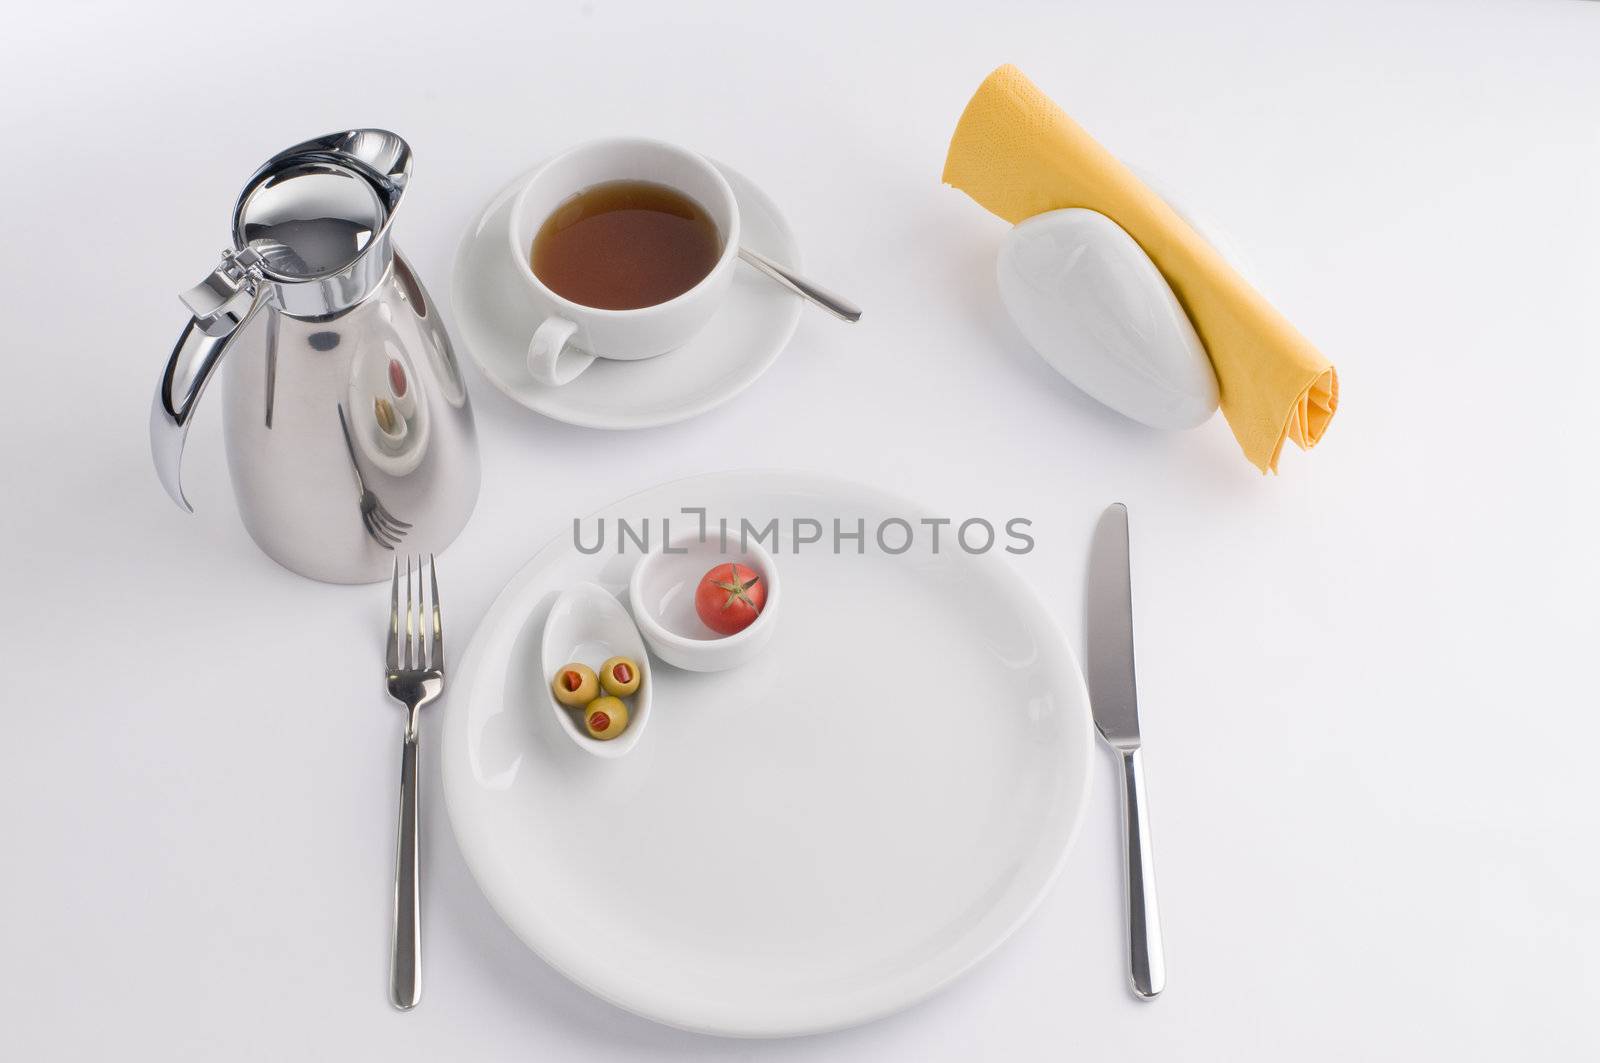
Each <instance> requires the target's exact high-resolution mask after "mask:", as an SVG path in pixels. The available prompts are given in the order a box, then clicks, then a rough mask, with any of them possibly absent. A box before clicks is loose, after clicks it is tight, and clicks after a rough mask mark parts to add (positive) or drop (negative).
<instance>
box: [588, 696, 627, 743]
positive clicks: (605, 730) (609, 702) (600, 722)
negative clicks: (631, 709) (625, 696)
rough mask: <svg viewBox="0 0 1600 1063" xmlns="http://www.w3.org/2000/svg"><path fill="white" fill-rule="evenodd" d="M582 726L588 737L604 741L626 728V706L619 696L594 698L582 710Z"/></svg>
mask: <svg viewBox="0 0 1600 1063" xmlns="http://www.w3.org/2000/svg"><path fill="white" fill-rule="evenodd" d="M583 726H584V727H586V728H588V730H589V737H590V738H598V739H600V741H602V742H605V741H607V740H609V739H612V738H615V737H617V735H619V734H621V733H622V732H623V731H626V730H627V729H628V706H627V705H625V704H624V703H623V701H622V699H621V698H595V699H594V700H593V701H591V702H589V706H588V708H586V709H584V710H583Z"/></svg>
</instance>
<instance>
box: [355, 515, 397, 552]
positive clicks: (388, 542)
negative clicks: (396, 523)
mask: <svg viewBox="0 0 1600 1063" xmlns="http://www.w3.org/2000/svg"><path fill="white" fill-rule="evenodd" d="M361 523H362V524H363V525H364V526H365V527H366V529H367V534H368V535H370V536H372V540H373V542H375V543H377V544H378V545H379V546H381V547H383V548H384V549H385V550H393V549H394V548H395V546H396V545H397V544H398V543H399V540H398V539H391V538H390V536H389V533H388V532H386V531H385V530H384V529H383V528H381V527H379V526H378V524H377V522H376V521H374V520H373V518H372V516H371V515H370V514H367V513H363V514H361Z"/></svg>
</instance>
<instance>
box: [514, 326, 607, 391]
mask: <svg viewBox="0 0 1600 1063" xmlns="http://www.w3.org/2000/svg"><path fill="white" fill-rule="evenodd" d="M577 331H578V326H577V325H574V324H573V323H572V322H570V321H568V320H567V319H566V318H564V317H547V318H545V319H544V320H543V321H541V322H540V323H539V327H538V328H536V329H534V331H533V339H531V340H529V341H528V372H530V373H532V374H533V379H535V380H537V381H538V382H539V383H541V384H544V385H545V386H547V387H552V388H558V387H560V386H561V385H563V384H570V383H572V382H573V381H574V380H576V379H578V374H579V373H582V372H583V371H584V370H585V369H587V368H589V366H590V365H592V364H594V355H592V354H590V353H589V352H588V351H585V350H581V349H580V348H577V347H574V346H572V344H571V340H572V335H573V333H575V332H577Z"/></svg>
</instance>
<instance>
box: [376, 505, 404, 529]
mask: <svg viewBox="0 0 1600 1063" xmlns="http://www.w3.org/2000/svg"><path fill="white" fill-rule="evenodd" d="M377 510H378V516H379V517H381V518H383V521H384V523H386V524H390V525H392V526H394V527H396V528H402V529H403V528H410V527H411V523H410V522H409V521H404V520H401V519H400V518H399V517H397V516H395V515H394V514H393V513H390V512H389V511H388V510H387V509H385V508H384V505H383V503H382V502H379V503H378V505H377Z"/></svg>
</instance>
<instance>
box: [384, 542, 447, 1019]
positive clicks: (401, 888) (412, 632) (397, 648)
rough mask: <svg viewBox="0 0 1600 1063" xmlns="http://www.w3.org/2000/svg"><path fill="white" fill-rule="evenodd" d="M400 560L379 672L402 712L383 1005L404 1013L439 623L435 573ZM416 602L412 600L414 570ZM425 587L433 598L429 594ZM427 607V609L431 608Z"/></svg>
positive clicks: (414, 948)
mask: <svg viewBox="0 0 1600 1063" xmlns="http://www.w3.org/2000/svg"><path fill="white" fill-rule="evenodd" d="M427 567H428V578H427V589H426V590H425V589H424V585H423V572H422V569H423V566H422V559H421V558H420V557H419V558H416V559H415V560H413V559H412V558H409V557H408V558H406V610H405V623H404V625H403V626H402V624H401V621H400V615H401V614H400V562H399V560H398V559H396V561H395V563H394V570H393V572H394V575H393V582H392V583H391V584H390V588H391V589H390V592H389V637H388V638H387V639H386V640H385V643H386V647H385V661H384V672H385V678H386V681H387V682H388V686H389V696H390V697H392V698H394V699H395V700H396V701H398V702H399V703H400V704H402V705H404V706H405V707H406V730H405V735H404V736H403V738H402V741H401V746H400V826H399V830H398V831H397V832H396V836H395V861H394V936H393V938H392V939H391V948H390V953H389V1001H390V1003H392V1004H394V1006H395V1007H397V1008H399V1009H401V1010H402V1011H405V1010H408V1009H410V1008H414V1007H416V1006H417V1004H418V1003H419V1002H420V1001H421V1000H422V875H421V870H420V868H421V863H420V861H419V860H418V855H419V847H420V845H421V842H422V837H421V830H420V825H419V820H420V817H419V816H418V814H417V712H418V710H420V709H421V708H422V706H424V705H426V704H428V703H429V702H430V701H432V700H433V699H435V698H437V697H438V696H439V695H440V694H442V693H443V692H444V622H443V620H442V619H441V617H440V614H439V571H438V568H437V566H435V565H434V563H433V557H432V556H431V555H430V556H429V558H428V566H427ZM413 569H414V570H415V573H416V599H415V604H413V599H412V572H413ZM429 590H431V592H432V593H431V595H430V594H429V593H428V591H429ZM430 602H431V604H430Z"/></svg>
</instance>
